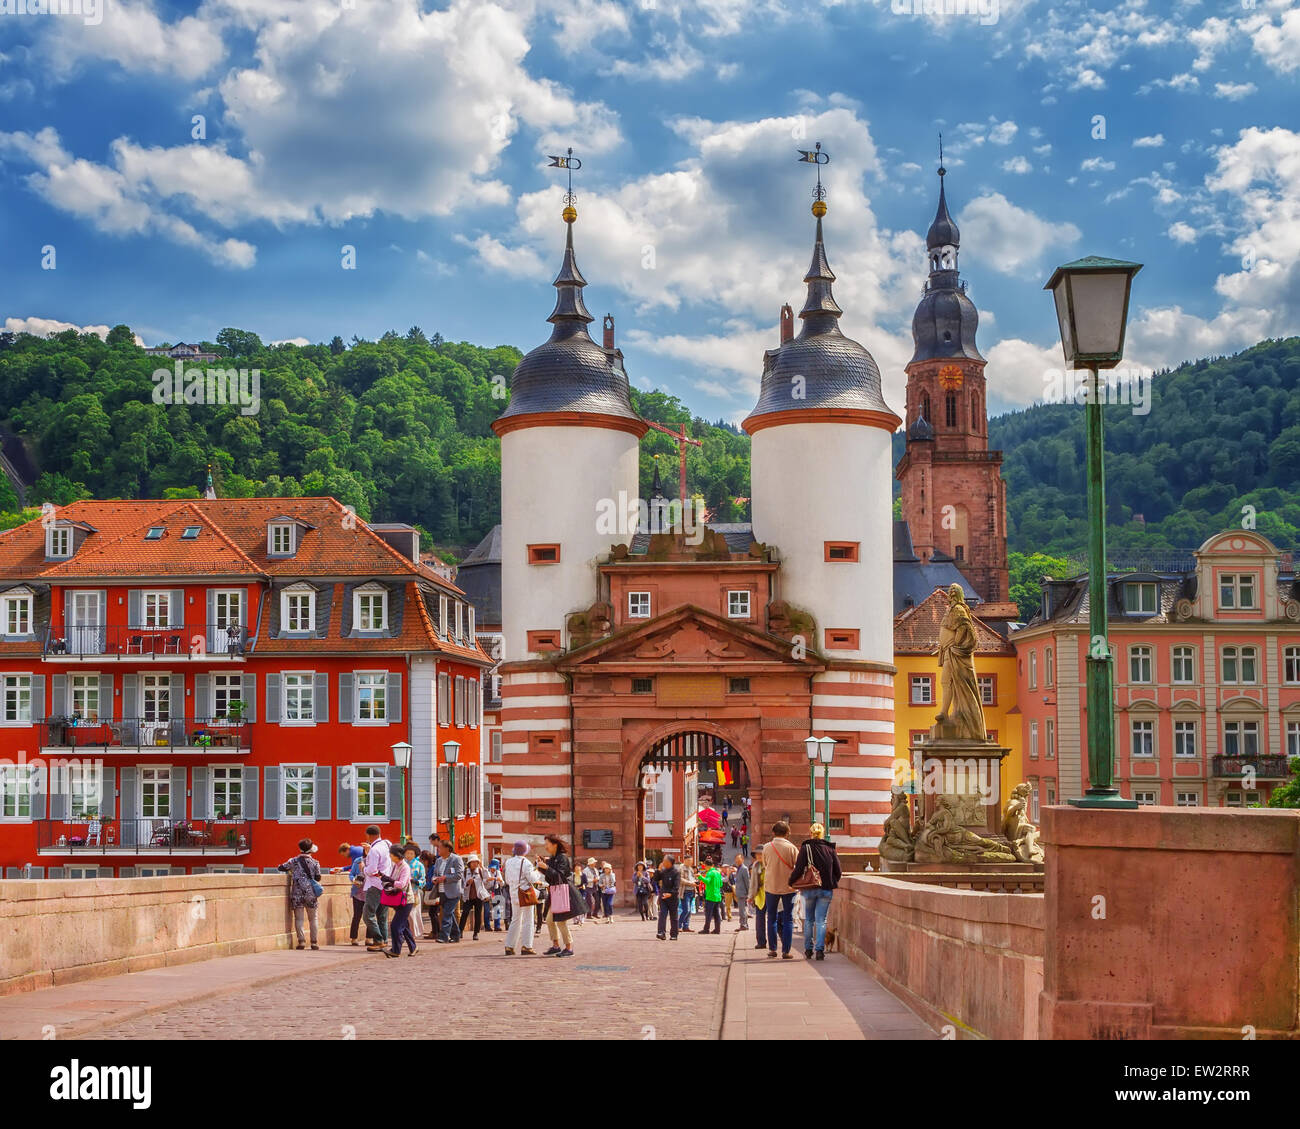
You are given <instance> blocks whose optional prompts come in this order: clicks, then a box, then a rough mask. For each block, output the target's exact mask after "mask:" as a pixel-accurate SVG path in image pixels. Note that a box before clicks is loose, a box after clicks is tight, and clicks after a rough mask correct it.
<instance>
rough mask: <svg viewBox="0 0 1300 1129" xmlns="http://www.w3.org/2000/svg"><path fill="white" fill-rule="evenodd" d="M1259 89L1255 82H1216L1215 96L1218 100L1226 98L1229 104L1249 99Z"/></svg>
mask: <svg viewBox="0 0 1300 1129" xmlns="http://www.w3.org/2000/svg"><path fill="white" fill-rule="evenodd" d="M1256 89H1257V87H1256V86H1255V84H1254V83H1253V82H1216V83H1215V84H1214V96H1215V97H1216V98H1225V99H1227V100H1228V101H1229V102H1240V101H1241V100H1242V99H1243V98H1248V97H1249V96H1250V95H1252V94H1254V93H1255V91H1256Z"/></svg>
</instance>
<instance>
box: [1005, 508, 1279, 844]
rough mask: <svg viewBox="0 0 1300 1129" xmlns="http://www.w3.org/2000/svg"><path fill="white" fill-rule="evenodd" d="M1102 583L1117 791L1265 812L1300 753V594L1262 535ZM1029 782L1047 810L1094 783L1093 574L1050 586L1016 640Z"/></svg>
mask: <svg viewBox="0 0 1300 1129" xmlns="http://www.w3.org/2000/svg"><path fill="white" fill-rule="evenodd" d="M1163 563H1166V564H1171V565H1174V566H1175V567H1172V568H1166V569H1163V570H1159V571H1146V572H1126V573H1117V574H1114V575H1111V576H1108V577H1107V585H1106V589H1107V599H1108V601H1109V603H1108V611H1109V617H1110V644H1111V650H1112V653H1113V655H1114V664H1115V783H1116V785H1117V786H1118V787H1119V789H1120V792H1121V793H1122V794H1123V795H1124V796H1126V797H1128V798H1130V799H1135V800H1137V801H1138V802H1139V803H1142V804H1163V805H1167V806H1179V807H1200V806H1209V807H1223V806H1227V807H1243V806H1249V805H1251V804H1256V803H1267V802H1268V799H1269V797H1270V796H1271V795H1272V792H1273V789H1274V788H1275V787H1276V786H1277V785H1278V784H1280V783H1282V782H1284V781H1285V780H1286V779H1288V778H1289V776H1290V773H1289V772H1288V769H1287V758H1288V757H1289V756H1291V757H1294V756H1300V585H1298V584H1297V579H1296V573H1295V569H1294V567H1293V566H1292V564H1291V562H1290V561H1289V560H1288V559H1287V558H1285V557H1283V556H1282V555H1281V554H1280V553H1279V552H1278V550H1277V549H1276V548H1275V547H1274V546H1273V545H1272V544H1271V543H1270V542H1269V541H1268V540H1267V539H1266V538H1264V537H1261V536H1260V535H1259V534H1258V533H1253V532H1246V531H1235V532H1228V533H1220V534H1218V535H1216V536H1214V537H1211V538H1210V539H1209V540H1208V541H1206V542H1205V544H1204V545H1202V546H1201V547H1200V549H1199V550H1197V552H1196V553H1195V554H1193V555H1192V559H1189V560H1187V561H1169V562H1163ZM1013 641H1014V643H1015V645H1016V654H1017V666H1018V675H1017V677H1018V679H1019V687H1018V691H1019V703H1020V708H1021V711H1022V712H1023V715H1024V734H1023V737H1024V757H1023V765H1024V775H1025V779H1026V780H1027V781H1028V782H1029V784H1030V786H1031V787H1032V788H1033V804H1032V807H1033V810H1031V813H1030V815H1031V818H1035V819H1036V818H1037V808H1038V806H1039V803H1040V802H1041V803H1042V804H1055V803H1061V802H1063V801H1065V800H1068V799H1070V798H1071V797H1074V796H1079V795H1082V793H1083V789H1085V788H1087V787H1088V783H1089V781H1088V755H1087V745H1088V742H1087V724H1088V718H1087V714H1086V709H1087V695H1086V693H1085V673H1084V667H1085V660H1086V657H1087V651H1088V578H1087V577H1086V576H1080V577H1076V578H1074V579H1071V580H1048V581H1045V582H1044V590H1043V608H1042V611H1041V613H1040V614H1039V615H1037V616H1035V617H1034V619H1033V620H1031V621H1030V622H1029V623H1028V624H1027V625H1026V626H1025V627H1024V628H1022V629H1021V630H1020V631H1018V632H1016V634H1015V635H1014V636H1013Z"/></svg>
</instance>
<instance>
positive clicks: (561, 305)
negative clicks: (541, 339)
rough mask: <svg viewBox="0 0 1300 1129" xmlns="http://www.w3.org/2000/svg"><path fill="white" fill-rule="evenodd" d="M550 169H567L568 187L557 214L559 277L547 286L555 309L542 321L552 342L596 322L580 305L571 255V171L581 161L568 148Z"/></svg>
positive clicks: (574, 215)
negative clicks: (560, 256) (560, 252)
mask: <svg viewBox="0 0 1300 1129" xmlns="http://www.w3.org/2000/svg"><path fill="white" fill-rule="evenodd" d="M550 167H551V168H557V169H567V170H568V173H569V187H568V191H566V192H565V194H564V211H563V212H562V213H561V218H563V220H564V224H565V233H564V261H563V262H562V263H561V264H560V273H559V274H557V275H556V276H555V281H554V282H553V283H551V285H552V286H554V287H555V289H556V290H557V291H558V292H559V293H558V294H557V295H556V297H555V309H554V310H552V311H551V316H550V317H549V318H547V319H546V320H547V321H549V322H550V323H551V324H552V325H554V326H555V330H554V332H553V333H552V334H551V338H552V340H554V339H556V338H557V337H568V336H570V335H571V334H573V333H575V332H577V331H578V330H583V331H584V332H585V330H586V327H587V326H588V325H589V324H590V323H591V322H593V321H595V320H596V319H595V318H593V317H592V316H591V315H590V314H589V313H587V307H586V306H585V305H583V302H582V288H583V287H584V286H586V285H587V280H586V279H585V278H583V277H582V271H580V270H579V269H578V260H577V258H576V257H575V255H574V253H573V225H574V223H575V222H576V221H577V219H578V209H577V208H576V207H574V205H575V204H576V203H577V202H578V198H577V197H576V196H575V195H574V194H573V170H574V169H580V168H582V161H581V160H580V159H579V158H578V157H575V156H574V155H573V149H572V148H570V149H569V151H568V155H567V156H564V157H552V158H551V165H550Z"/></svg>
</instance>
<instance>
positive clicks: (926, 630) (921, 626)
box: [894, 588, 1015, 655]
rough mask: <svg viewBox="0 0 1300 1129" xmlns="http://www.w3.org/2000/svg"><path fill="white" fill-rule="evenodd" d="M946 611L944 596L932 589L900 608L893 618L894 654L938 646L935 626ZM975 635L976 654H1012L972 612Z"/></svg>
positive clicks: (927, 650)
mask: <svg viewBox="0 0 1300 1129" xmlns="http://www.w3.org/2000/svg"><path fill="white" fill-rule="evenodd" d="M947 614H948V597H947V594H946V593H945V592H944V590H943V589H942V588H936V589H935V590H934V591H933V592H931V593H930V595H928V596H927V597H926V598H925V599H924V600H922V601H921V602H920V603H919V604H917V605H916V606H915V607H910V608H904V609H903V610H902V611H901V612H899V613H898V615H897V616H895V617H894V654H896V655H930V654H933V653H934V652H935V651H936V650H937V649H938V647H939V627H940V625H941V624H942V623H943V618H944V616H946V615H947ZM971 618H972V619H973V620H974V621H975V633H976V635H977V636H978V638H979V645H978V646H977V648H976V653H978V654H982V655H987V654H999V655H1013V654H1015V647H1013V646H1012V645H1011V644H1010V643H1009V642H1008V641H1007V640H1006V639H1003V638H1002V636H1001V635H999V634H998V633H997V632H996V631H994V630H993V628H991V627H989V625H988V624H986V623H985V622H984V621H983V620H981V619H980V618H979V616H976V615H972V616H971Z"/></svg>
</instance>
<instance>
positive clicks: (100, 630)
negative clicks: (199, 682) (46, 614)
mask: <svg viewBox="0 0 1300 1129" xmlns="http://www.w3.org/2000/svg"><path fill="white" fill-rule="evenodd" d="M247 643H248V629H247V628H245V627H240V626H238V625H237V624H236V625H227V624H224V623H220V624H218V623H208V624H202V623H197V624H185V625H184V626H181V627H121V626H109V627H50V628H47V629H46V631H45V642H44V651H45V654H46V655H47V656H50V657H52V658H59V657H67V658H88V657H94V656H100V655H111V656H113V657H115V658H122V659H130V658H140V659H152V658H169V657H175V658H181V659H192V658H207V657H210V656H221V655H242V654H243V653H244V648H245V646H246V645H247Z"/></svg>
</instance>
